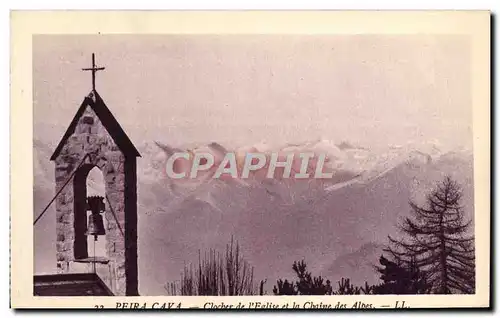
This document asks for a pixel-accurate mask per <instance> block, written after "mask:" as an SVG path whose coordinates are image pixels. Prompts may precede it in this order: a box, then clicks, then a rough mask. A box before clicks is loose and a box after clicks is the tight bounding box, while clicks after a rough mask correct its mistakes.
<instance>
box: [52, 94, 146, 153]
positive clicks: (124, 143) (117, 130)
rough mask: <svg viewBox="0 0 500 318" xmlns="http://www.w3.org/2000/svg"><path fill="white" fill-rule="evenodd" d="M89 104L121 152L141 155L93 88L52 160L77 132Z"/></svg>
mask: <svg viewBox="0 0 500 318" xmlns="http://www.w3.org/2000/svg"><path fill="white" fill-rule="evenodd" d="M87 106H89V107H91V108H92V110H93V111H94V112H95V113H96V115H97V117H99V119H100V120H101V122H102V124H103V126H104V127H105V128H106V130H107V131H108V133H109V135H110V136H111V137H112V138H113V140H114V142H115V143H116V145H117V146H118V148H120V150H121V152H122V153H123V154H124V155H125V156H126V157H128V156H134V157H140V156H141V155H140V154H139V151H137V149H136V148H135V146H134V145H133V144H132V141H130V139H129V138H128V136H127V134H125V131H123V129H122V127H121V126H120V124H119V123H118V121H117V120H116V119H115V117H114V116H113V114H112V113H111V111H110V110H109V108H108V107H107V106H106V104H105V103H104V101H103V100H102V98H101V96H100V95H99V94H98V93H97V91H95V90H92V91H91V92H90V94H89V95H88V96H86V97H85V98H84V100H83V102H82V104H81V106H80V108H79V109H78V111H77V112H76V114H75V117H74V118H73V120H72V121H71V123H70V125H69V127H68V129H67V130H66V132H65V133H64V135H63V137H62V139H61V141H60V142H59V144H58V145H57V147H56V149H55V150H54V153H53V154H52V156H51V157H50V160H55V159H56V158H57V157H58V156H59V153H60V152H61V150H62V148H63V147H64V144H65V143H66V141H67V140H68V138H69V137H70V136H71V135H72V134H73V133H74V132H75V128H76V126H77V124H78V120H79V119H80V117H81V116H82V115H83V113H84V112H85V109H86V108H87Z"/></svg>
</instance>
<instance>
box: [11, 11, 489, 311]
mask: <svg viewBox="0 0 500 318" xmlns="http://www.w3.org/2000/svg"><path fill="white" fill-rule="evenodd" d="M490 19H491V17H490V13H489V12H487V11H414V12H413V11H404V12H400V11H293V12H292V11H290V12H288V11H272V12H271V11H182V12H181V11H163V12H162V11H143V12H139V11H138V12H134V11H123V12H120V11H99V12H98V11H95V12H93V11H54V12H50V11H43V12H42V11H29V12H28V11H14V12H12V14H11V26H12V41H11V144H12V147H11V211H10V215H11V306H12V307H13V308H94V309H113V308H114V309H132V310H133V309H155V310H179V309H198V310H216V309H224V310H233V309H234V310H260V309H265V310H293V309H300V310H336V309H347V310H366V309H373V310H378V309H412V308H488V307H490V306H491V300H490V292H491V291H490V279H491V277H490V266H491V265H490V264H491V260H490V246H491V244H490V243H491V241H490V237H491V232H490V213H491V210H490V201H491V197H490V174H491V172H490V109H491V106H490ZM97 296H105V297H97Z"/></svg>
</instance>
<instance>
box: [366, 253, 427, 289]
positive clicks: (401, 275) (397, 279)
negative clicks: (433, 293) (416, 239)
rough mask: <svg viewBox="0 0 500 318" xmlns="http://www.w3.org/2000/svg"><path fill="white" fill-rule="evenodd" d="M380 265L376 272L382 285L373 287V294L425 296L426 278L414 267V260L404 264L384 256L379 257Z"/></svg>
mask: <svg viewBox="0 0 500 318" xmlns="http://www.w3.org/2000/svg"><path fill="white" fill-rule="evenodd" d="M379 262H380V265H381V266H377V267H376V270H377V271H378V272H379V273H380V279H381V280H382V281H383V283H382V284H380V285H377V286H375V287H374V290H373V292H374V293H375V294H397V295H401V294H426V293H428V291H429V285H428V284H427V280H426V276H425V274H424V273H422V272H421V271H420V270H419V269H418V267H417V266H416V262H415V258H414V257H413V258H412V260H411V261H410V262H409V263H408V264H406V263H401V262H398V263H397V262H394V261H391V260H389V259H387V258H386V257H384V255H381V256H380V259H379Z"/></svg>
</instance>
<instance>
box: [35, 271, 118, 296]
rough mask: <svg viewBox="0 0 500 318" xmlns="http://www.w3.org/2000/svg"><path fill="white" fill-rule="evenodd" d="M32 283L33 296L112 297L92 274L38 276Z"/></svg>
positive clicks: (106, 288)
mask: <svg viewBox="0 0 500 318" xmlns="http://www.w3.org/2000/svg"><path fill="white" fill-rule="evenodd" d="M33 283H34V290H33V293H34V295H35V296H113V293H112V292H111V290H110V289H109V288H108V287H107V286H106V284H105V283H104V282H103V281H102V280H101V279H100V278H99V276H97V275H96V274H94V273H82V274H56V275H39V276H35V277H34V279H33Z"/></svg>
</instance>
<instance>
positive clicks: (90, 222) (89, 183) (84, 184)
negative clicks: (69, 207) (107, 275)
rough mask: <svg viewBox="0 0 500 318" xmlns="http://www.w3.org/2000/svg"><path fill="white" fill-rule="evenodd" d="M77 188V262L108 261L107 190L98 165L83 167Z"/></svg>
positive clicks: (80, 169)
mask: <svg viewBox="0 0 500 318" xmlns="http://www.w3.org/2000/svg"><path fill="white" fill-rule="evenodd" d="M73 186H74V188H73V189H74V229H75V240H74V249H73V250H74V259H75V261H77V262H78V261H79V262H87V261H88V262H105V261H107V259H108V255H107V251H106V244H107V239H106V229H107V219H106V217H105V210H106V205H107V202H106V188H105V182H104V175H103V173H102V171H101V170H100V169H99V167H98V166H95V165H91V164H84V165H82V166H81V167H80V168H79V169H78V171H77V172H76V173H75V177H74V180H73Z"/></svg>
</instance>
